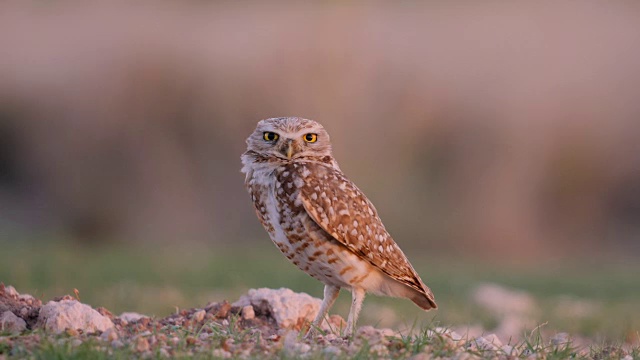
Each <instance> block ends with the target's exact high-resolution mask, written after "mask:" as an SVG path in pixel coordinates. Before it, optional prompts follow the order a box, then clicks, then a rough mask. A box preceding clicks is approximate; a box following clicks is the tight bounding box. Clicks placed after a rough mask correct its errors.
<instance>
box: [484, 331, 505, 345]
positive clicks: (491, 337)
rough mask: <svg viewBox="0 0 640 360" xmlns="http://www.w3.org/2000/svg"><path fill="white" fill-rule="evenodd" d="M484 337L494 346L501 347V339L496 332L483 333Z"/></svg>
mask: <svg viewBox="0 0 640 360" xmlns="http://www.w3.org/2000/svg"><path fill="white" fill-rule="evenodd" d="M484 338H485V340H487V341H489V342H490V343H492V344H493V345H495V346H496V347H502V341H500V339H499V338H498V336H497V335H496V334H489V335H485V336H484Z"/></svg>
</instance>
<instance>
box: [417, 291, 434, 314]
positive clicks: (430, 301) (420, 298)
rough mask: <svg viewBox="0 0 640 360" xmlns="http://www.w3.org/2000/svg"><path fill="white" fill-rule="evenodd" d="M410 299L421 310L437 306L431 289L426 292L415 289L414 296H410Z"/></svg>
mask: <svg viewBox="0 0 640 360" xmlns="http://www.w3.org/2000/svg"><path fill="white" fill-rule="evenodd" d="M410 299H411V301H413V302H414V303H415V304H416V305H418V306H419V307H420V308H422V309H423V310H431V309H437V308H438V305H437V304H436V301H435V299H434V298H433V294H432V293H431V291H428V290H427V292H426V293H419V292H417V291H416V292H415V294H414V296H412V297H411V298H410Z"/></svg>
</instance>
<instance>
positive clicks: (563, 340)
mask: <svg viewBox="0 0 640 360" xmlns="http://www.w3.org/2000/svg"><path fill="white" fill-rule="evenodd" d="M570 342H571V339H569V334H567V333H564V332H561V333H557V334H555V335H554V336H553V337H552V338H551V345H555V346H560V345H566V344H568V343H570Z"/></svg>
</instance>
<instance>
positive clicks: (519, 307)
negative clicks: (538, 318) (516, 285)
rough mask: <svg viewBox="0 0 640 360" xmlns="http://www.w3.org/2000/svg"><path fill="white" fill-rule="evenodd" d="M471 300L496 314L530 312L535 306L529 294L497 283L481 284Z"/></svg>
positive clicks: (534, 309)
mask: <svg viewBox="0 0 640 360" xmlns="http://www.w3.org/2000/svg"><path fill="white" fill-rule="evenodd" d="M473 300H474V301H475V302H476V303H477V304H478V305H480V306H482V307H484V308H485V309H487V310H489V311H490V312H492V313H493V314H494V315H496V316H500V317H502V316H506V315H509V314H514V313H515V314H531V313H533V312H534V311H536V309H537V306H536V303H535V301H534V299H533V297H532V296H531V295H529V294H528V293H526V292H524V291H518V290H513V289H508V288H506V287H503V286H500V285H497V284H482V285H480V286H478V287H477V288H476V290H475V291H474V293H473Z"/></svg>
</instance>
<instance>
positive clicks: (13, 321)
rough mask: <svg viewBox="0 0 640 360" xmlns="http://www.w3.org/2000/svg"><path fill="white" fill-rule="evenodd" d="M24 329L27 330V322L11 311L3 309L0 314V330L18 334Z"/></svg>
mask: <svg viewBox="0 0 640 360" xmlns="http://www.w3.org/2000/svg"><path fill="white" fill-rule="evenodd" d="M25 330H27V323H26V322H25V321H24V320H22V319H21V318H19V317H17V316H16V315H15V314H14V313H12V312H11V311H5V312H3V313H2V315H0V332H5V331H6V332H10V333H12V334H20V333H21V332H23V331H25Z"/></svg>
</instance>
